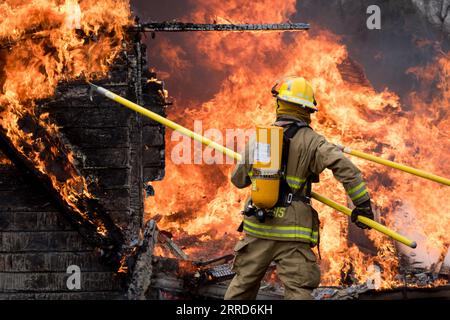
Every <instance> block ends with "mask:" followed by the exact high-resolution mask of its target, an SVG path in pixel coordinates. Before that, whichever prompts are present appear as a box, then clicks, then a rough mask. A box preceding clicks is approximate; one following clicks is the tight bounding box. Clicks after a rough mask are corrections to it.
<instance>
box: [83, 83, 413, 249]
mask: <svg viewBox="0 0 450 320" xmlns="http://www.w3.org/2000/svg"><path fill="white" fill-rule="evenodd" d="M88 83H89V84H90V86H91V89H92V90H93V91H96V92H98V93H99V94H101V95H103V96H105V97H107V98H108V99H111V100H113V101H115V102H117V103H120V104H121V105H123V106H125V107H127V108H129V109H131V110H133V111H136V112H137V113H140V114H142V115H143V116H145V117H148V118H150V119H152V120H154V121H156V122H159V123H161V124H163V125H165V126H167V127H169V128H171V129H173V130H176V131H178V132H180V133H181V134H184V135H186V136H188V137H190V138H192V139H194V140H196V141H199V142H201V143H202V144H204V145H206V146H210V147H212V148H214V149H216V150H217V151H220V152H222V153H223V154H225V155H227V156H229V157H231V158H234V159H236V160H237V161H241V155H240V154H239V153H237V152H235V151H233V150H231V149H228V148H226V147H224V146H222V145H220V144H218V143H216V142H214V141H212V140H210V139H208V138H206V137H204V136H202V135H200V134H198V133H195V132H193V131H191V130H189V129H187V128H185V127H183V126H181V125H179V124H177V123H175V122H173V121H171V120H169V119H166V118H164V117H162V116H160V115H159V114H157V113H155V112H153V111H150V110H148V109H146V108H144V107H141V106H140V105H138V104H136V103H134V102H131V101H130V100H127V99H125V98H122V97H121V96H119V95H117V94H115V93H113V92H111V91H109V90H107V89H105V88H102V87H99V86H96V85H94V84H92V83H90V82H88ZM311 196H312V198H314V199H316V200H317V201H320V202H322V203H323V204H325V205H328V206H330V207H332V208H333V209H335V210H337V211H340V212H342V213H344V214H346V215H348V216H350V215H351V214H352V210H350V209H349V208H347V207H345V206H343V205H340V204H338V203H336V202H334V201H333V200H331V199H329V198H327V197H324V196H322V195H320V194H318V193H316V192H312V193H311ZM358 221H360V222H362V223H364V224H365V225H367V226H369V227H371V228H373V229H375V230H377V231H379V232H381V233H384V234H385V235H387V236H389V237H391V238H392V239H394V240H397V241H398V242H401V243H403V244H405V245H407V246H409V247H411V248H416V246H417V244H416V242H415V241H413V240H410V239H408V238H406V237H404V236H402V235H400V234H398V233H396V232H395V231H393V230H390V229H389V228H387V227H386V226H384V225H382V224H379V223H378V222H375V221H373V220H371V219H368V218H366V217H361V216H359V217H358Z"/></svg>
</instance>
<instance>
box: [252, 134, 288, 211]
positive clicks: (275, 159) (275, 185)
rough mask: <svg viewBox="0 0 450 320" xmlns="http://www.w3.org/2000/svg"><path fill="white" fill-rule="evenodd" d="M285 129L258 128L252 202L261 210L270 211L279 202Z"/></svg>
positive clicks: (254, 156) (254, 157)
mask: <svg viewBox="0 0 450 320" xmlns="http://www.w3.org/2000/svg"><path fill="white" fill-rule="evenodd" d="M282 150H283V128H281V127H275V126H257V127H256V144H255V151H254V155H253V175H252V201H253V204H254V205H255V206H256V207H258V208H261V209H270V208H272V207H273V206H274V205H275V204H276V203H277V201H278V191H279V189H280V169H281V155H282Z"/></svg>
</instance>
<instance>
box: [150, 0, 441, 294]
mask: <svg viewBox="0 0 450 320" xmlns="http://www.w3.org/2000/svg"><path fill="white" fill-rule="evenodd" d="M295 10H296V9H295V1H293V0H290V1H283V2H278V3H277V5H276V6H274V5H273V1H271V0H262V1H254V2H246V3H245V5H244V4H242V3H241V4H239V5H238V4H237V1H227V2H223V1H218V0H199V1H197V2H196V3H195V9H194V12H193V13H192V14H190V15H189V16H187V17H185V18H184V19H185V20H189V21H195V22H211V21H214V20H216V21H217V19H218V18H217V17H221V18H220V21H232V22H235V23H245V22H251V23H258V22H261V23H267V22H283V21H286V20H287V19H288V18H289V17H290V16H291V15H292V14H294V13H295ZM162 48H163V50H161V48H159V49H158V48H157V49H156V51H157V52H158V53H160V52H169V54H168V55H167V56H165V58H164V59H166V61H165V62H169V63H168V67H167V68H166V70H162V71H163V72H168V73H169V74H171V76H172V77H173V78H174V79H175V80H177V81H178V82H177V83H178V86H179V87H183V86H185V85H186V86H188V89H185V90H184V91H183V89H179V88H172V91H173V90H179V91H181V92H183V93H184V95H186V93H185V92H189V91H188V90H189V84H188V82H187V81H183V80H185V79H190V77H191V73H192V72H193V69H191V68H190V67H189V60H188V59H187V56H188V55H187V53H188V52H189V56H192V57H201V59H198V60H196V63H198V64H200V65H201V66H204V67H205V68H207V70H210V72H211V74H212V76H211V77H212V78H220V77H222V79H223V80H222V81H221V83H220V86H219V89H218V90H217V91H216V92H215V93H214V95H213V96H212V97H208V98H206V99H205V98H203V97H200V98H196V97H193V96H192V95H191V96H189V95H188V96H187V98H185V99H184V100H182V101H180V100H179V101H177V103H176V104H175V106H173V107H171V108H169V109H168V116H169V118H171V119H173V120H174V121H178V122H180V123H181V124H182V125H185V126H187V127H190V128H192V126H193V122H194V120H201V121H203V127H204V128H219V129H221V130H223V131H225V129H226V128H253V127H254V126H255V125H256V124H259V125H267V124H270V123H272V122H273V120H274V102H273V100H272V99H273V98H272V97H271V95H270V88H271V86H272V85H273V83H274V81H275V80H276V79H278V78H281V77H283V76H286V75H302V76H304V77H306V78H308V79H309V80H310V81H311V83H312V85H313V86H314V88H315V90H316V92H317V100H318V102H319V109H320V111H319V112H318V113H317V114H316V115H315V116H314V118H313V123H312V126H313V127H314V128H315V130H316V131H317V132H319V133H320V134H323V135H324V136H326V137H327V138H328V139H329V140H330V141H331V142H336V143H338V142H340V143H343V144H345V145H348V146H351V147H352V148H354V149H359V150H362V151H366V152H369V153H375V154H376V155H378V156H382V157H384V158H387V159H391V160H394V161H398V162H402V163H405V164H408V165H411V166H415V167H418V168H422V169H425V170H429V171H431V172H434V173H436V174H439V175H442V176H449V175H450V168H449V166H448V150H449V147H450V139H448V132H449V130H448V129H449V127H450V123H449V121H450V120H449V117H448V110H447V109H448V102H449V94H450V90H449V84H448V81H447V79H448V74H449V71H450V69H449V68H450V54H449V53H448V52H447V53H445V52H443V53H442V54H441V56H439V57H437V58H436V59H435V60H434V61H433V62H431V63H430V64H429V65H427V66H418V67H417V68H413V69H411V70H409V72H411V73H413V74H415V75H416V76H417V77H418V78H419V79H420V81H421V83H422V84H423V88H419V89H418V90H417V91H416V92H411V93H410V97H409V101H408V104H407V105H402V104H401V103H400V98H399V96H398V95H397V94H396V93H395V92H393V91H392V90H389V89H388V88H385V89H384V90H382V91H377V90H375V89H374V88H373V87H372V86H371V85H370V83H369V82H368V81H366V83H363V82H361V83H359V82H356V83H355V82H349V81H348V80H346V79H345V77H343V76H342V72H341V70H340V66H342V65H343V64H344V63H345V62H346V61H348V59H349V56H348V52H347V49H346V47H345V45H343V44H342V43H341V41H340V39H339V37H338V36H336V35H334V34H333V33H332V32H331V31H329V30H324V29H321V28H320V27H317V26H315V27H314V34H312V33H295V34H292V33H285V34H280V33H240V34H236V33H207V34H206V33H205V34H196V36H195V37H194V36H193V37H189V38H188V39H186V45H185V46H180V45H179V44H175V43H171V42H170V41H167V40H164V41H163V42H162ZM170 48H174V50H173V51H170V50H171V49H170ZM188 50H189V51H188ZM170 61H173V62H174V64H173V65H172V66H171V65H170ZM178 68H180V69H182V72H179V70H178ZM195 85H196V86H202V87H208V83H196V84H195ZM430 90H432V92H433V95H430V94H429V93H430ZM197 91H198V90H197ZM183 97H184V96H183ZM174 144H175V143H174V142H171V141H170V133H169V134H168V135H167V140H166V145H167V146H168V150H167V152H166V154H167V155H168V159H167V169H166V177H165V179H164V180H163V181H161V182H155V183H154V184H153V185H154V188H155V191H156V196H155V197H150V198H148V199H147V201H146V211H147V218H150V217H152V216H154V215H156V214H159V215H161V216H163V218H162V219H161V221H160V222H159V227H160V228H162V229H167V230H169V231H170V232H172V233H173V235H174V237H175V239H176V240H177V241H178V242H179V243H181V244H182V245H184V246H186V247H187V252H188V253H189V254H190V255H191V256H192V257H193V258H205V257H211V256H217V255H219V254H221V253H225V252H229V251H231V250H232V248H233V246H234V243H235V241H236V240H237V238H238V233H237V232H236V228H237V226H238V225H239V223H240V221H241V215H240V214H239V211H240V210H241V209H242V205H243V201H244V199H245V198H246V196H247V195H248V190H237V189H236V188H234V187H233V186H232V185H231V183H230V182H229V176H230V172H231V170H232V166H230V165H222V166H217V165H215V166H214V165H175V164H173V163H172V162H171V160H170V154H171V150H172V149H173V146H174ZM375 150H376V151H375ZM352 161H353V162H354V163H355V164H356V165H357V166H358V167H359V168H360V169H361V170H362V171H363V173H364V176H365V178H366V179H367V181H368V186H369V189H370V191H371V196H372V199H373V201H374V203H375V205H376V207H377V208H379V209H380V211H381V222H383V223H385V224H387V226H389V227H391V228H393V229H394V230H399V231H400V232H412V231H414V232H417V233H419V234H422V235H423V243H420V244H419V246H420V247H421V248H425V247H426V246H428V247H434V248H437V249H438V250H442V249H444V248H448V244H449V240H450V239H449V234H450V223H449V222H450V203H449V202H448V201H446V200H444V199H446V198H447V197H446V195H448V194H447V193H446V192H448V191H447V190H446V188H445V187H444V186H440V185H437V184H435V183H433V182H428V181H426V180H422V179H420V178H417V177H414V176H410V175H407V174H405V173H402V172H399V171H395V170H393V169H389V168H385V167H382V166H379V165H376V164H373V163H368V162H365V161H363V160H360V159H357V158H352ZM314 189H315V190H317V191H318V192H320V193H323V194H325V195H328V196H332V197H333V198H334V199H336V200H338V201H339V199H340V202H343V203H344V202H345V200H344V199H346V195H345V192H344V190H343V188H342V186H341V185H340V184H339V183H337V182H336V181H335V180H334V178H333V177H332V175H331V173H330V172H324V173H323V174H322V176H321V183H320V184H319V185H316V186H315V187H314ZM314 206H315V207H316V208H317V209H318V211H319V213H320V217H321V235H322V240H321V248H320V249H321V254H322V261H321V269H322V271H323V272H322V285H337V284H339V283H340V281H341V273H342V271H343V270H344V271H345V268H346V267H347V268H348V266H351V268H353V271H354V274H355V275H356V278H357V280H358V281H359V282H364V281H366V280H367V279H368V278H371V277H372V276H373V270H374V268H368V267H369V266H371V265H378V266H379V267H380V270H381V277H382V279H381V280H382V281H381V287H382V288H387V287H392V286H395V285H399V282H398V280H397V279H396V278H395V276H396V274H397V273H398V267H399V261H398V253H397V247H396V245H395V244H394V243H393V242H392V241H390V240H388V239H387V238H386V237H385V236H384V235H381V234H379V233H377V232H376V231H368V232H367V235H368V237H369V238H370V239H371V240H372V242H373V243H374V245H375V247H376V248H377V255H376V256H371V255H369V254H366V253H364V252H362V251H361V250H360V249H359V248H358V247H357V246H356V245H350V244H348V242H347V240H346V237H347V233H348V231H347V226H348V219H347V218H346V217H344V216H343V215H341V214H339V213H336V212H335V211H333V210H332V209H330V208H328V207H326V206H324V205H322V204H320V203H314ZM402 206H408V207H411V208H413V210H414V212H415V216H414V219H413V220H412V221H410V222H411V224H407V223H406V219H405V218H404V217H403V216H402V215H401V214H400V207H402ZM420 247H419V249H418V250H422V249H420Z"/></svg>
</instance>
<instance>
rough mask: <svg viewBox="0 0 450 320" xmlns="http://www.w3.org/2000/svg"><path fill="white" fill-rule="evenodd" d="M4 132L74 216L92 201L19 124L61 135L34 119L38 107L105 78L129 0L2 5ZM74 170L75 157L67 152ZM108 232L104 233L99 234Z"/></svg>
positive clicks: (53, 152)
mask: <svg viewBox="0 0 450 320" xmlns="http://www.w3.org/2000/svg"><path fill="white" fill-rule="evenodd" d="M0 16H1V17H2V19H1V20H0V121H1V122H0V124H1V127H2V128H3V130H4V131H5V132H6V134H7V136H8V137H9V138H10V140H11V141H13V142H14V144H15V147H16V148H17V150H19V151H20V152H22V153H23V155H24V156H26V157H28V159H29V160H31V161H32V162H33V164H34V166H35V167H36V168H37V169H39V170H40V171H41V172H42V173H44V174H46V175H49V176H50V178H51V179H52V183H53V186H54V187H55V189H56V190H58V191H59V192H60V194H61V195H62V197H63V198H64V199H65V201H66V202H67V204H68V205H69V206H71V207H72V209H73V210H75V211H76V212H78V213H79V214H80V215H83V212H81V211H80V210H79V209H78V208H77V206H76V204H75V203H76V199H77V197H79V196H80V195H81V196H83V197H91V194H90V193H89V191H88V188H87V184H86V181H85V180H84V178H83V177H81V176H80V175H78V174H77V173H76V172H74V170H73V169H72V167H70V166H67V167H66V168H64V171H66V172H65V176H64V177H56V176H55V175H53V174H52V173H51V172H50V171H49V168H47V166H48V165H50V161H49V160H50V159H52V158H57V157H58V150H57V148H54V147H52V146H48V145H45V144H44V143H43V142H42V141H41V140H39V139H37V138H36V137H34V136H33V133H32V132H31V133H30V132H25V131H24V130H22V126H21V121H22V120H23V119H26V118H31V119H34V120H35V121H36V122H38V123H39V124H40V125H41V126H42V127H45V128H46V130H47V131H48V133H49V134H50V135H56V134H58V128H57V127H56V126H55V125H54V124H52V123H50V122H49V120H48V114H44V115H41V116H40V117H37V116H36V113H35V102H34V101H35V100H37V99H43V98H47V97H51V96H53V95H54V91H55V88H56V85H57V84H58V82H59V81H62V80H70V79H76V78H79V77H81V76H84V77H86V78H91V77H93V76H102V75H104V74H105V73H106V71H107V69H108V65H109V64H110V63H111V62H112V60H113V59H114V57H115V56H116V54H117V53H118V52H119V50H120V49H121V40H122V39H123V37H124V33H123V26H125V25H127V24H129V16H130V11H129V4H128V1H126V0H101V1H97V0H79V1H78V0H34V1H22V0H5V1H2V3H1V4H0ZM68 158H69V163H72V162H73V154H72V152H71V151H69V152H68ZM98 231H99V232H104V226H102V225H99V226H98Z"/></svg>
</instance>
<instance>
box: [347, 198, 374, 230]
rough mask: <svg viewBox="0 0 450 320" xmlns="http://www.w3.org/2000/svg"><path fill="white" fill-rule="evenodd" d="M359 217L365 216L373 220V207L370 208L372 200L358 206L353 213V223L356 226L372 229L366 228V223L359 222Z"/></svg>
mask: <svg viewBox="0 0 450 320" xmlns="http://www.w3.org/2000/svg"><path fill="white" fill-rule="evenodd" d="M358 216H363V217H366V218H369V219H372V220H373V212H372V207H371V206H370V200H367V201H365V202H363V203H361V204H360V205H358V206H357V207H356V208H355V209H353V211H352V216H351V219H352V222H353V223H354V224H356V225H357V226H358V227H359V228H361V229H371V228H370V227H368V226H366V225H365V224H364V223H361V222H359V221H358V220H357V219H358Z"/></svg>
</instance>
